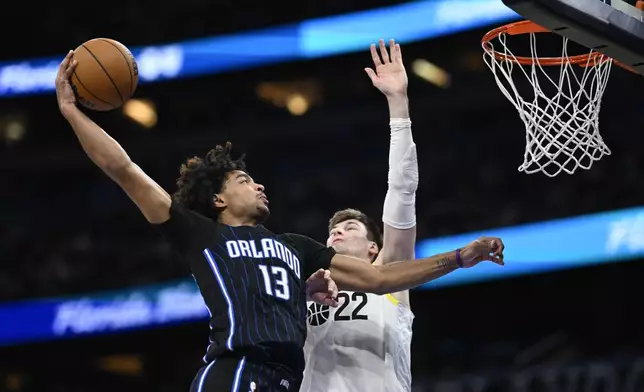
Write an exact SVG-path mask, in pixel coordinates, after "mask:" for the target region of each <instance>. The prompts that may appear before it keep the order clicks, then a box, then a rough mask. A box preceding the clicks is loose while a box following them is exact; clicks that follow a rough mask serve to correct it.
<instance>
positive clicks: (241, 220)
mask: <svg viewBox="0 0 644 392" xmlns="http://www.w3.org/2000/svg"><path fill="white" fill-rule="evenodd" d="M218 221H219V223H221V224H224V225H228V226H256V225H257V220H255V219H254V218H251V217H237V216H231V215H230V214H228V213H227V212H226V211H223V212H222V213H221V214H219V219H218Z"/></svg>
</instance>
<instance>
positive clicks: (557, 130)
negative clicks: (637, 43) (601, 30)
mask: <svg viewBox="0 0 644 392" xmlns="http://www.w3.org/2000/svg"><path fill="white" fill-rule="evenodd" d="M550 32H551V31H550V30H548V29H546V28H543V27H541V26H539V25H537V24H535V23H534V22H531V21H529V20H525V21H520V22H515V23H510V24H507V25H505V26H501V27H498V28H496V29H494V30H492V31H490V32H488V33H487V34H486V35H485V36H484V37H483V39H482V40H481V44H482V46H483V51H484V55H483V58H484V60H485V63H486V64H487V66H488V67H489V68H490V70H491V71H492V73H493V74H494V78H495V80H496V83H497V85H498V86H499V88H500V89H501V92H502V93H503V95H505V97H506V98H507V99H508V100H509V101H510V102H511V103H512V104H513V105H514V107H515V108H516V109H517V111H518V112H519V116H520V117H521V120H522V121H523V123H524V124H525V129H526V147H525V152H524V161H523V164H522V165H521V166H519V171H521V172H525V173H526V174H533V173H537V172H543V173H544V174H546V175H547V176H549V177H555V176H556V175H558V174H560V173H561V172H562V171H563V172H566V173H568V174H573V173H574V172H575V171H576V170H577V169H578V168H581V169H586V170H587V169H590V167H591V166H592V164H593V162H595V161H598V160H599V159H601V158H602V157H603V156H604V155H610V154H611V151H610V149H609V148H608V147H607V146H606V144H605V143H604V141H603V140H602V137H601V135H600V133H599V111H600V108H601V100H602V96H603V94H604V91H606V86H607V85H608V77H609V75H610V70H611V67H612V65H613V63H615V64H617V65H619V66H620V67H623V68H626V69H628V68H629V67H628V66H626V65H624V64H621V63H619V62H617V61H616V60H613V59H612V58H610V57H607V56H605V55H603V54H601V53H599V52H596V51H594V50H590V52H589V53H587V54H581V55H575V56H569V55H568V39H567V38H564V37H562V39H563V49H562V52H561V56H560V57H539V55H538V54H537V34H538V33H550ZM522 34H529V35H530V53H531V56H530V57H521V56H515V55H514V54H513V53H512V51H511V50H510V49H509V47H508V42H507V36H508V35H510V36H515V35H522ZM497 48H498V49H499V50H497ZM552 67H560V69H559V71H558V72H557V74H558V75H557V76H553V75H552V74H553V72H550V75H549V74H548V72H546V68H548V69H550V70H551V69H552ZM521 75H523V76H524V77H525V79H527V81H528V82H529V84H530V85H531V86H532V88H533V94H532V96H529V95H530V94H526V93H525V92H524V94H522V93H520V92H519V89H518V88H517V86H516V84H515V81H516V82H519V81H518V80H516V78H520V79H523V78H522V77H521ZM528 89H529V88H528ZM545 90H551V91H548V92H546V91H545Z"/></svg>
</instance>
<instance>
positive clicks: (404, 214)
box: [365, 39, 418, 305]
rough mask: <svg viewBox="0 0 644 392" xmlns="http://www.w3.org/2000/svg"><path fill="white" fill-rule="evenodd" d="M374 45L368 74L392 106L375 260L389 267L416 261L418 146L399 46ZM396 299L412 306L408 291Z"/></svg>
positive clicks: (381, 43)
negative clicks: (380, 232)
mask: <svg viewBox="0 0 644 392" xmlns="http://www.w3.org/2000/svg"><path fill="white" fill-rule="evenodd" d="M378 46H379V49H380V56H379V55H378V50H377V48H376V45H375V44H372V45H371V57H372V59H373V63H374V69H375V71H374V70H373V69H371V68H366V69H365V71H366V72H367V75H369V78H370V79H371V81H372V83H373V85H374V86H375V87H376V88H377V89H378V90H380V92H382V93H383V94H384V95H385V97H386V98H387V103H388V105H389V117H390V120H389V126H390V128H391V138H390V143H389V175H388V181H387V182H388V189H387V195H386V196H385V202H384V206H383V211H382V222H383V225H384V233H383V234H384V236H383V247H382V249H381V250H380V252H379V253H378V257H377V258H376V261H375V264H376V265H386V264H388V263H391V262H393V261H395V260H412V259H414V248H415V245H416V189H417V188H418V160H417V156H416V144H415V143H414V139H413V136H412V133H411V120H410V119H409V104H408V97H407V83H408V80H407V73H406V71H405V66H404V64H403V59H402V52H401V49H400V45H399V44H396V43H395V41H394V40H393V39H392V40H390V41H389V53H387V48H386V47H385V42H384V41H383V40H380V42H379V43H378ZM381 57H382V58H381ZM393 295H394V296H395V297H396V299H398V300H399V301H401V302H403V303H404V304H406V305H409V292H408V291H406V290H405V291H403V292H399V293H394V294H393Z"/></svg>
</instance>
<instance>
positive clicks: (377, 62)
mask: <svg viewBox="0 0 644 392" xmlns="http://www.w3.org/2000/svg"><path fill="white" fill-rule="evenodd" d="M369 49H370V50H371V59H372V60H373V65H374V66H375V67H376V68H378V66H379V65H382V61H381V60H380V56H378V51H377V50H376V44H371V46H370V47H369Z"/></svg>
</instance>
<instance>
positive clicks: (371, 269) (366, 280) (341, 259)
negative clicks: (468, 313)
mask: <svg viewBox="0 0 644 392" xmlns="http://www.w3.org/2000/svg"><path fill="white" fill-rule="evenodd" d="M503 249H504V245H503V241H501V239H500V238H495V237H481V238H479V239H477V240H476V241H473V242H471V243H470V244H468V245H466V246H464V247H463V248H462V249H456V250H454V251H451V252H447V253H442V254H438V255H435V256H432V257H427V258H423V259H417V260H414V261H413V262H405V261H397V262H393V263H389V264H386V265H370V264H366V263H364V262H361V261H360V260H357V259H354V258H352V257H349V256H343V255H339V254H336V255H334V256H333V258H332V259H331V265H330V267H329V270H330V271H331V277H332V278H333V280H334V281H335V282H336V284H337V285H338V289H340V290H351V291H362V292H368V293H375V294H380V295H382V294H387V293H392V292H397V291H403V290H409V289H411V288H414V287H417V286H420V285H422V284H424V283H427V282H430V281H432V280H434V279H438V278H440V277H441V276H444V275H446V274H448V273H450V272H452V271H454V270H456V269H458V268H469V267H473V266H475V265H476V264H478V263H480V262H481V261H484V260H489V261H492V262H494V263H496V264H499V265H503Z"/></svg>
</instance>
